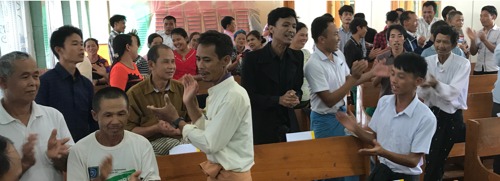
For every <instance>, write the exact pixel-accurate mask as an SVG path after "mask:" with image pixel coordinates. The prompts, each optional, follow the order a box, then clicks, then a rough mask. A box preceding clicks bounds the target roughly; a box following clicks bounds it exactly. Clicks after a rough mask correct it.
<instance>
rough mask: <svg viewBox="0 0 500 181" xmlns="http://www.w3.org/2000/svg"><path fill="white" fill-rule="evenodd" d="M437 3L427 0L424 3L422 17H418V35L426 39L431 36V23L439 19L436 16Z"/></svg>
mask: <svg viewBox="0 0 500 181" xmlns="http://www.w3.org/2000/svg"><path fill="white" fill-rule="evenodd" d="M436 12H437V4H436V2H434V1H426V2H425V3H424V4H423V5H422V17H421V18H419V19H418V28H417V35H418V36H422V37H424V38H425V40H429V38H430V37H431V25H432V24H433V23H434V22H436V21H438V20H439V19H438V18H436V17H435V16H436Z"/></svg>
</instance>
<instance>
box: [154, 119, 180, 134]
mask: <svg viewBox="0 0 500 181" xmlns="http://www.w3.org/2000/svg"><path fill="white" fill-rule="evenodd" d="M156 126H157V128H158V132H160V133H161V134H162V135H165V136H179V135H181V130H180V129H175V128H174V127H172V125H171V124H170V123H167V122H165V121H163V120H159V121H158V123H157V124H156Z"/></svg>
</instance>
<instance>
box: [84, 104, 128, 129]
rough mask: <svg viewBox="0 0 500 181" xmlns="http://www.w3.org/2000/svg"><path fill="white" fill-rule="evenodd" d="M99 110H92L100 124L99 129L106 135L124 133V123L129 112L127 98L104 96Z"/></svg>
mask: <svg viewBox="0 0 500 181" xmlns="http://www.w3.org/2000/svg"><path fill="white" fill-rule="evenodd" d="M99 106H100V109H101V110H99V111H98V112H95V111H94V110H92V116H93V118H94V119H95V120H97V122H98V124H99V131H100V132H101V133H102V134H103V135H106V136H110V137H111V136H118V135H121V134H123V130H124V127H123V126H124V125H125V123H126V122H127V119H128V116H129V113H128V105H127V101H125V98H123V97H119V98H113V99H107V98H103V99H102V100H101V103H100V105H99Z"/></svg>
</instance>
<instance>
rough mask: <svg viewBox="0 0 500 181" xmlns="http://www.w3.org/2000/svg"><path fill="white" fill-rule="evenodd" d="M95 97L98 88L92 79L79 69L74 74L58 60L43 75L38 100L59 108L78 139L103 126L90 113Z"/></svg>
mask: <svg viewBox="0 0 500 181" xmlns="http://www.w3.org/2000/svg"><path fill="white" fill-rule="evenodd" d="M93 96H94V87H93V85H92V83H91V82H90V80H89V79H87V78H85V77H83V76H82V75H81V74H80V72H79V71H78V69H76V70H75V75H74V76H72V75H71V74H69V72H68V71H67V70H66V69H64V67H63V66H62V65H61V64H60V63H57V64H56V66H55V67H54V69H52V70H49V71H47V72H46V73H45V74H43V75H42V76H41V77H40V89H39V90H38V94H37V95H36V99H35V102H36V103H38V104H40V105H45V106H49V107H53V108H55V109H57V110H59V111H60V112H61V113H62V114H63V115H64V120H66V124H67V125H68V128H69V131H70V132H71V136H72V137H73V139H74V140H75V141H78V140H80V139H82V138H83V137H85V136H87V135H88V134H90V133H92V132H94V131H95V130H97V129H98V128H99V126H98V125H97V122H96V121H94V119H93V118H92V115H91V113H90V110H92V97H93Z"/></svg>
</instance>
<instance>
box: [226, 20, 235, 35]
mask: <svg viewBox="0 0 500 181" xmlns="http://www.w3.org/2000/svg"><path fill="white" fill-rule="evenodd" d="M227 31H230V32H235V31H236V21H234V20H233V21H231V24H229V25H227Z"/></svg>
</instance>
